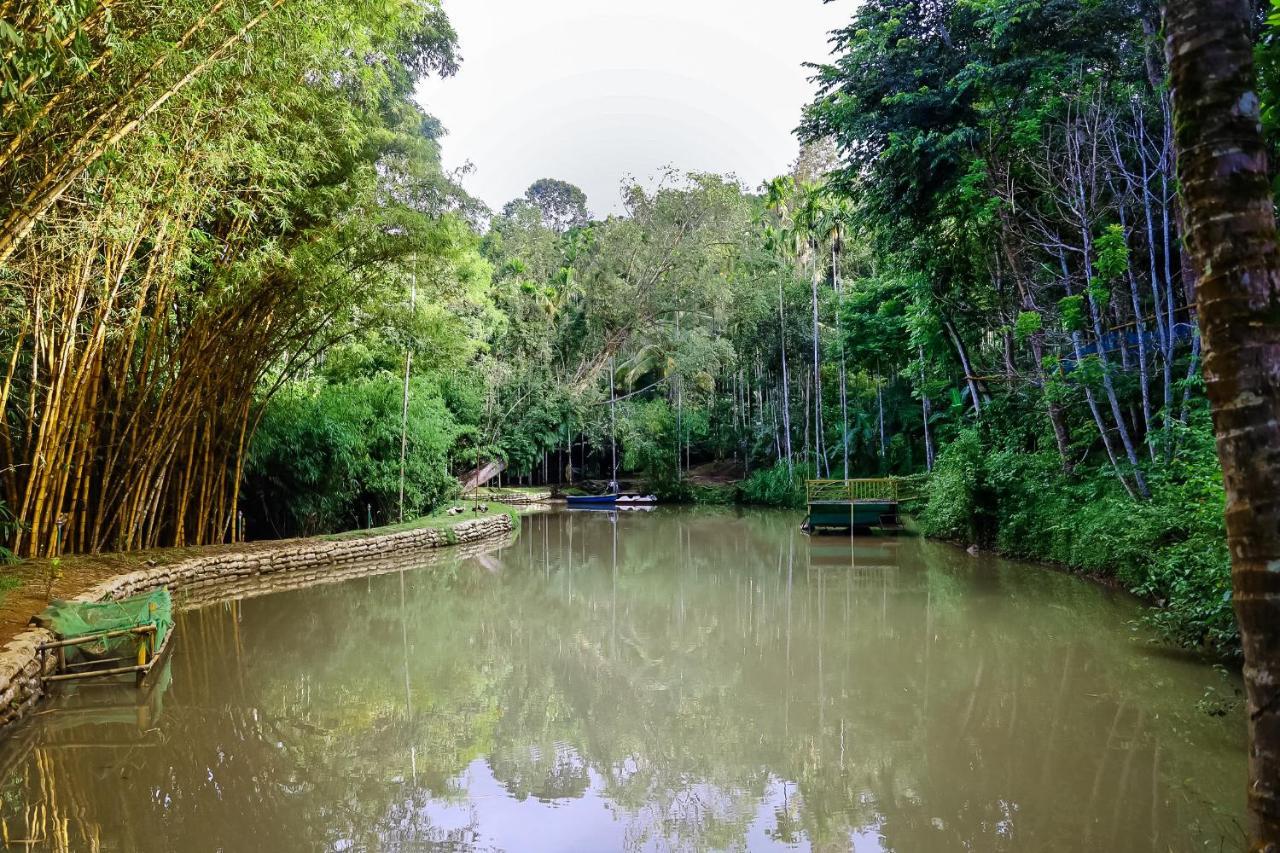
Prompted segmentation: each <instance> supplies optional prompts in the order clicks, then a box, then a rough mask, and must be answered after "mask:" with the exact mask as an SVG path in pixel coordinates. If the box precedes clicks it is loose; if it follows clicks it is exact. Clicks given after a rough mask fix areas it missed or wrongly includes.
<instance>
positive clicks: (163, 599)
mask: <svg viewBox="0 0 1280 853" xmlns="http://www.w3.org/2000/svg"><path fill="white" fill-rule="evenodd" d="M32 621H33V622H35V623H36V624H38V625H41V626H43V627H45V628H48V629H49V630H51V631H53V632H54V633H55V634H57V635H58V636H59V637H60V638H61V639H64V640H69V639H73V638H75V637H84V636H87V635H90V634H100V633H102V632H104V631H119V630H122V629H125V628H138V627H141V626H143V625H155V626H156V644H155V648H156V650H157V651H158V650H159V649H160V648H161V647H162V646H163V645H164V640H165V637H167V636H168V635H169V631H171V630H172V629H173V600H172V599H171V598H170V597H169V590H168V589H167V588H165V587H161V588H160V589H157V590H156V591H155V592H148V593H144V594H143V595H135V596H133V597H132V598H124V599H121V600H119V601H58V600H56V599H55V600H54V601H52V602H50V604H49V606H48V607H46V608H45V609H44V611H43V612H42V613H41V614H40V615H39V616H37V617H36V618H35V619H34V620H32ZM137 648H138V640H137V638H136V637H132V636H128V635H124V636H119V637H111V638H110V639H105V640H99V641H97V642H92V643H86V644H84V645H79V646H69V647H67V651H66V655H67V659H68V660H76V659H92V658H101V657H107V656H108V653H111V654H112V656H126V657H128V656H131V655H132V654H133V653H134V652H135V651H136V650H137Z"/></svg>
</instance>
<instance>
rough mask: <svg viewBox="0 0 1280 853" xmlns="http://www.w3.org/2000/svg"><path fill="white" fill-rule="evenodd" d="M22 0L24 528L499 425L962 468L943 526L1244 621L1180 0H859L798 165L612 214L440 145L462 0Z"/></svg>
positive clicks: (475, 457)
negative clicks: (1195, 189) (497, 187)
mask: <svg viewBox="0 0 1280 853" xmlns="http://www.w3.org/2000/svg"><path fill="white" fill-rule="evenodd" d="M0 9H3V16H2V17H0V44H3V45H4V50H3V51H0V68H2V71H0V80H2V81H3V94H4V98H3V100H4V104H3V116H2V118H0V220H2V223H0V361H2V363H0V375H2V376H3V378H2V380H0V401H2V406H3V411H4V418H5V421H4V428H3V429H0V474H2V476H0V529H2V532H3V540H4V542H5V544H6V547H7V550H8V551H9V552H11V553H12V554H14V555H18V556H38V555H44V554H50V553H54V552H57V551H62V552H70V551H91V552H96V551H103V550H120V549H134V548H142V547H154V546H165V545H196V544H206V543H212V542H222V541H227V540H229V539H231V538H232V537H234V536H236V535H237V533H236V531H237V530H239V524H240V519H241V518H242V517H243V521H244V525H245V527H246V528H247V530H248V531H249V533H250V535H251V536H255V537H274V536H285V535H294V534H304V533H316V532H324V531H333V530H338V529H346V528H352V527H358V526H363V525H365V524H366V523H370V522H372V523H383V522H386V521H394V520H396V519H397V518H399V517H402V516H412V515H419V514H423V513H427V512H430V511H432V510H433V509H435V508H437V507H439V506H441V505H442V504H443V503H445V502H447V501H448V500H450V499H451V498H453V497H455V496H456V494H457V490H458V477H459V475H462V474H464V473H465V472H467V471H469V470H471V469H473V468H476V467H477V466H480V465H482V464H485V463H488V462H493V461H496V462H499V463H500V464H501V465H502V466H503V467H504V470H503V472H502V474H501V478H502V481H503V482H504V483H529V484H544V483H570V482H577V483H580V482H581V481H584V480H591V479H596V480H609V479H613V478H619V477H627V478H632V479H635V480H637V481H640V482H642V483H644V484H645V486H646V487H648V488H652V489H654V490H656V491H658V492H659V493H660V494H661V495H662V496H663V497H664V498H666V499H669V500H679V501H694V500H699V501H717V502H731V501H739V502H746V503H760V504H771V505H782V506H795V505H797V504H798V503H799V502H800V501H801V497H802V486H803V480H804V479H805V478H807V477H813V476H821V477H858V476H874V475H879V474H894V475H915V474H921V473H925V472H931V476H930V477H929V478H928V481H927V483H928V485H927V488H926V489H925V492H924V494H923V496H922V499H921V502H920V506H919V508H918V509H919V521H920V524H921V526H922V528H923V530H924V531H925V532H926V533H928V534H930V535H935V536H939V537H944V538H948V539H954V540H960V541H964V542H967V543H976V544H978V545H980V546H983V547H989V548H994V549H998V550H1000V551H1002V552H1004V553H1008V554H1011V555H1016V556H1023V557H1031V558H1036V559H1041V560H1046V561H1053V562H1057V563H1061V564H1064V565H1067V566H1070V567H1073V568H1076V569H1081V570H1085V571H1088V572H1091V573H1097V574H1105V575H1111V576H1114V577H1115V578H1117V579H1118V581H1119V582H1121V583H1122V584H1124V585H1125V586H1126V587H1127V588H1129V589H1131V590H1134V591H1136V592H1138V593H1139V594H1141V595H1144V596H1146V597H1147V598H1149V599H1150V600H1152V601H1153V602H1155V603H1157V604H1158V605H1160V606H1159V608H1158V609H1157V610H1156V611H1155V616H1154V618H1155V619H1156V620H1157V621H1158V622H1159V623H1160V625H1161V626H1162V627H1163V628H1164V629H1166V630H1167V631H1168V633H1169V634H1170V636H1172V637H1174V638H1175V639H1177V640H1178V641H1181V642H1183V643H1186V644H1189V645H1206V644H1207V645H1210V646H1213V647H1215V648H1217V649H1219V650H1220V651H1225V652H1228V653H1229V652H1231V651H1232V650H1234V649H1235V648H1236V644H1237V640H1236V633H1235V626H1234V622H1233V620H1232V614H1231V593H1230V573H1229V560H1228V554H1227V549H1226V543H1225V536H1224V526H1223V520H1222V508H1223V501H1224V496H1223V487H1222V479H1221V474H1220V472H1219V469H1218V463H1217V459H1216V457H1215V455H1214V451H1213V436H1212V429H1211V425H1210V421H1209V410H1208V405H1207V403H1206V401H1205V397H1204V393H1203V383H1202V380H1201V378H1200V360H1199V354H1200V345H1199V339H1198V337H1197V333H1196V317H1195V314H1194V307H1193V305H1194V295H1195V281H1196V275H1195V273H1194V271H1193V269H1192V264H1191V263H1190V262H1189V260H1188V257H1187V255H1186V254H1184V251H1183V248H1182V247H1183V230H1184V225H1183V222H1184V217H1183V212H1182V209H1181V206H1180V202H1179V198H1178V195H1177V190H1178V186H1177V180H1176V178H1175V174H1174V166H1175V162H1174V159H1175V158H1174V139H1173V134H1174V125H1173V119H1172V105H1171V100H1170V93H1169V88H1168V86H1167V84H1166V76H1167V74H1166V68H1165V58H1164V53H1163V49H1162V42H1161V37H1160V35H1159V28H1160V10H1159V8H1158V7H1157V6H1156V5H1155V4H1152V3H1146V2H1133V0H1089V2H1084V0H984V2H980V3H968V2H958V0H922V1H921V2H917V1H916V0H867V2H865V3H863V4H862V5H860V6H859V7H858V9H857V11H856V13H855V14H854V17H853V20H852V21H850V22H849V24H848V26H847V27H845V28H843V29H841V30H839V31H837V32H835V33H833V35H832V43H831V44H832V54H831V56H830V57H829V58H827V59H825V60H824V59H823V57H814V60H815V63H816V64H815V65H814V66H813V67H812V73H813V75H814V78H815V81H816V82H817V84H818V94H817V96H816V97H815V99H814V101H813V102H812V103H811V104H810V105H809V106H808V107H807V108H806V109H805V111H804V113H803V115H802V116H797V123H798V125H799V129H798V137H799V140H800V147H799V156H798V157H797V159H796V162H795V164H794V166H793V167H792V168H791V170H790V171H789V172H788V173H787V174H784V175H780V176H778V177H777V178H776V179H774V180H772V181H770V182H768V183H767V184H765V185H764V186H758V187H749V186H744V185H742V184H741V183H740V182H739V181H738V180H737V179H736V178H735V177H733V176H731V175H716V174H706V173H687V172H683V171H680V170H678V169H675V168H673V169H670V170H668V171H666V172H665V173H663V174H661V175H657V176H654V177H652V178H650V179H645V180H637V181H628V182H627V183H626V184H625V186H624V187H623V190H622V212H621V213H618V214H615V215H611V216H608V217H606V218H595V217H593V216H592V215H591V213H590V208H589V206H588V199H587V198H586V197H585V195H584V194H583V193H582V191H581V190H579V189H578V188H577V187H575V186H573V185H572V184H569V183H567V182H565V181H563V180H559V179H557V178H556V177H554V176H552V177H547V178H544V179H541V180H538V181H536V182H535V183H533V184H532V185H531V186H530V187H529V189H528V191H527V193H526V194H525V195H524V196H523V197H521V198H517V199H514V200H512V201H511V202H510V203H508V204H507V205H505V206H504V207H503V208H502V209H501V210H497V211H494V210H489V209H487V208H486V207H485V205H483V204H482V203H480V202H479V201H477V200H476V199H474V198H471V197H470V196H469V195H468V194H467V193H466V192H465V190H464V189H463V188H462V178H463V177H464V176H463V175H459V174H450V173H447V172H446V171H445V170H444V169H443V167H442V165H441V161H440V156H439V152H440V140H441V138H442V135H443V133H444V128H442V127H441V126H440V125H439V123H438V122H437V121H436V120H434V119H433V118H432V117H431V116H430V115H429V114H428V113H427V112H424V111H423V109H422V108H421V107H419V106H418V105H417V104H416V103H415V101H414V100H413V93H414V85H415V81H417V80H419V79H421V78H422V77H423V76H426V75H449V74H451V73H453V72H454V71H455V69H456V67H457V63H458V61H459V60H458V54H457V44H456V42H457V38H456V35H455V33H454V32H453V30H452V28H451V26H450V24H449V22H448V20H447V19H446V17H445V16H444V14H443V12H442V11H441V9H440V8H439V7H438V5H436V4H435V3H434V2H426V0H380V2H377V3H364V2H351V0H338V2H327V3H317V2H314V0H290V2H284V0H273V2H268V3H264V2H261V0H217V2H215V3H213V4H212V5H210V4H209V3H206V2H195V0H183V1H182V2H170V3H165V4H163V5H162V6H161V7H160V8H159V9H157V7H155V6H154V5H153V4H144V3H140V2H136V0H120V2H115V3H112V4H109V8H108V4H103V3H96V2H91V1H90V0H79V2H74V3H67V2H56V0H36V2H14V0H8V2H3V0H0ZM1259 33H1260V37H1259V48H1258V51H1259V57H1260V60H1261V65H1260V67H1261V70H1262V73H1263V74H1264V78H1265V79H1264V82H1265V83H1267V84H1268V85H1267V86H1266V87H1265V90H1264V103H1266V104H1273V103H1275V100H1274V99H1272V98H1269V97H1267V94H1268V93H1269V92H1270V91H1271V86H1270V83H1271V82H1272V78H1273V77H1274V76H1275V71H1276V69H1277V67H1280V66H1277V64H1276V63H1277V60H1276V56H1274V55H1273V52H1272V49H1271V46H1270V36H1269V35H1268V34H1267V31H1266V30H1265V29H1264V25H1263V22H1262V19H1261V17H1259ZM87 80H92V81H93V85H92V86H87V85H84V84H85V81H87ZM1264 118H1265V119H1266V121H1267V129H1268V132H1270V131H1271V129H1272V128H1271V120H1272V118H1273V116H1272V114H1271V113H1270V112H1269V111H1265V110H1264ZM593 201H594V202H595V203H596V204H598V205H607V204H608V203H609V202H610V200H607V199H596V200H593ZM614 448H616V457H615V453H614ZM615 458H616V462H615ZM402 467H403V471H404V477H403V495H402V494H401V470H402ZM707 470H713V471H715V472H717V473H718V475H719V476H718V477H710V478H709V477H706V476H703V474H704V472H706V471H707ZM725 472H729V475H730V477H729V478H730V479H733V480H734V481H735V482H734V483H732V484H729V485H726V484H725V482H724V481H725V480H726V477H725V476H724V475H725Z"/></svg>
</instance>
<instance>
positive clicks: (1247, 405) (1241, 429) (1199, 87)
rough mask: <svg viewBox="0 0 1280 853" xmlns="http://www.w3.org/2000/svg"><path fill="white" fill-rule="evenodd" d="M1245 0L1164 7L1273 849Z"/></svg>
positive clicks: (1258, 281) (1266, 544)
mask: <svg viewBox="0 0 1280 853" xmlns="http://www.w3.org/2000/svg"><path fill="white" fill-rule="evenodd" d="M1255 20H1256V17H1255V11H1254V7H1253V5H1252V4H1251V3H1249V2H1247V0H1169V3H1168V6H1167V8H1166V11H1165V32H1166V51H1167V54H1168V58H1169V68H1170V73H1171V76H1172V84H1173V104H1174V116H1175V139H1176V143H1177V149H1178V177H1179V180H1180V181H1181V183H1182V188H1183V197H1184V200H1185V208H1186V219H1187V229H1188V231H1187V236H1188V242H1189V245H1190V249H1191V254H1192V257H1193V259H1194V261H1195V264H1196V267H1197V269H1198V270H1199V272H1200V281H1199V286H1198V288H1197V307H1198V310H1199V318H1200V329H1201V334H1202V336H1203V339H1204V373H1205V380H1206V385H1207V388H1208V393H1209V400H1210V404H1211V406H1212V410H1213V421H1214V429H1215V431H1216V433H1217V445H1218V457H1219V459H1220V460H1221V462H1222V470H1223V475H1224V478H1225V483H1226V493H1227V512H1226V521H1227V539H1228V542H1229V544H1230V548H1231V567H1232V571H1231V575H1232V590H1233V595H1234V602H1235V611H1236V618H1237V619H1238V620H1239V623H1240V640H1241V645H1242V647H1243V650H1244V680H1245V689H1246V692H1247V709H1248V720H1249V723H1248V724H1249V787H1248V803H1249V827H1248V831H1249V846H1250V849H1251V850H1254V851H1277V850H1280V246H1278V245H1277V240H1276V220H1275V199H1274V197H1273V195H1272V190H1271V183H1270V180H1269V175H1268V164H1267V152H1266V147H1265V145H1264V142H1263V136H1262V126H1261V113H1260V104H1259V98H1258V95H1257V94H1256V93H1257V81H1256V75H1255V72H1254V64H1253V63H1254V57H1253V26H1254V23H1255Z"/></svg>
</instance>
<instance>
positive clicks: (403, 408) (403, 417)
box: [400, 254, 418, 523]
mask: <svg viewBox="0 0 1280 853" xmlns="http://www.w3.org/2000/svg"><path fill="white" fill-rule="evenodd" d="M409 263H410V268H409V313H410V315H412V314H413V313H414V311H416V310H417V302H418V256H417V255H416V254H415V255H414V256H413V257H412V258H411V259H410V261H409ZM412 368H413V347H412V346H410V345H409V344H407V343H406V344H405V347H404V394H403V397H402V399H401V404H400V521H401V522H402V523H403V522H404V461H405V456H406V455H407V454H408V450H409V371H410V370H411V369H412Z"/></svg>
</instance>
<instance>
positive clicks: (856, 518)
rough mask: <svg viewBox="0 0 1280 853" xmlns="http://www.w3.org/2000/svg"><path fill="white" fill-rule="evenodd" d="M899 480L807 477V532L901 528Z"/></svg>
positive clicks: (844, 531)
mask: <svg viewBox="0 0 1280 853" xmlns="http://www.w3.org/2000/svg"><path fill="white" fill-rule="evenodd" d="M899 499H900V496H899V493H898V481H897V480H895V479H893V478H881V479H869V480H807V481H806V482H805V502H806V504H807V505H808V507H809V515H808V517H807V518H806V519H805V521H804V530H805V531H807V532H809V533H822V532H831V533H852V532H854V531H858V530H873V529H880V530H901V529H902V520H901V518H900V517H899V515H898V504H899Z"/></svg>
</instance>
